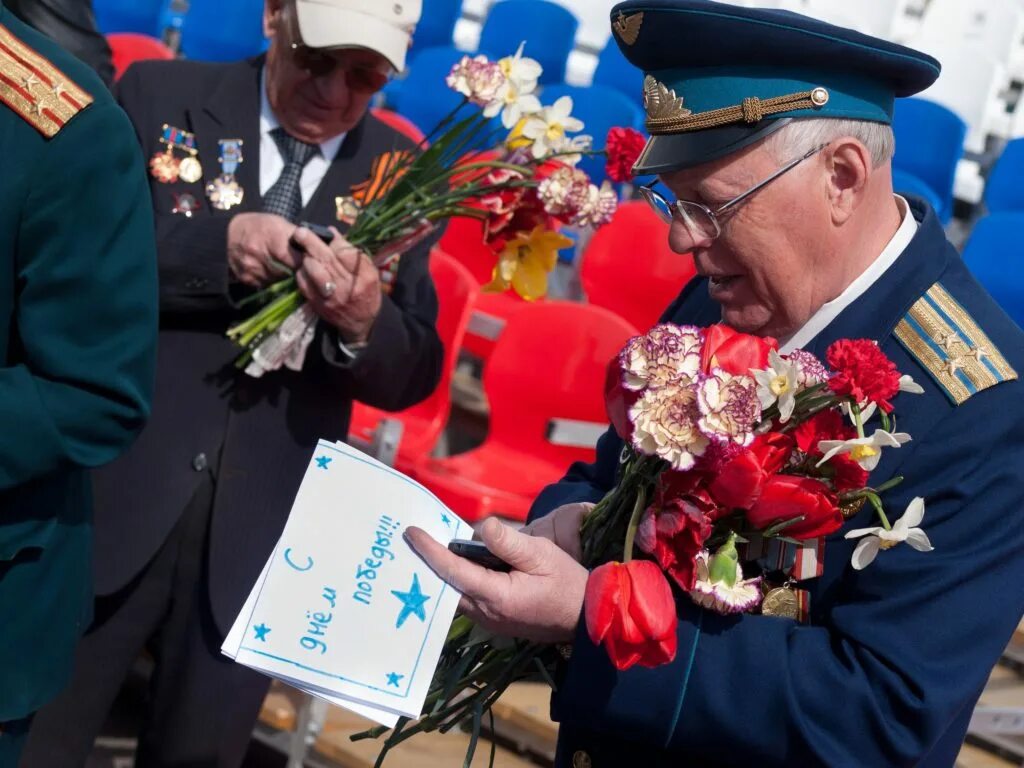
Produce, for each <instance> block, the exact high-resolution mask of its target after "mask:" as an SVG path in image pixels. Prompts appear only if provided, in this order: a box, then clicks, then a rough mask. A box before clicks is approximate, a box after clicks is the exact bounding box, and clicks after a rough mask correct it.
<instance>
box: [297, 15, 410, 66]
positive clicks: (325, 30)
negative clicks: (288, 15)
mask: <svg viewBox="0 0 1024 768" xmlns="http://www.w3.org/2000/svg"><path fill="white" fill-rule="evenodd" d="M295 11H296V14H297V16H298V22H299V35H300V36H301V37H302V42H303V43H305V44H306V45H308V46H309V47H310V48H369V49H370V50H372V51H376V52H377V53H379V54H380V55H381V56H383V57H384V58H386V59H387V60H388V61H390V62H391V65H392V66H393V67H394V68H395V69H396V70H397V71H399V72H401V71H402V70H403V69H405V54H406V53H407V52H408V50H409V45H410V44H411V43H412V33H413V32H414V31H415V29H416V23H417V22H418V21H419V20H420V14H421V13H422V12H423V0H295Z"/></svg>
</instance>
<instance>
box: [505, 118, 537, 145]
mask: <svg viewBox="0 0 1024 768" xmlns="http://www.w3.org/2000/svg"><path fill="white" fill-rule="evenodd" d="M528 119H529V118H526V117H523V118H520V120H519V122H518V123H516V125H515V128H513V129H512V132H511V133H509V135H508V138H507V139H505V146H506V147H508V148H509V149H510V150H512V151H515V150H517V149H525V148H526V147H530V146H532V145H533V139H528V138H527V137H526V136H524V135H523V128H525V127H526V122H527V120H528Z"/></svg>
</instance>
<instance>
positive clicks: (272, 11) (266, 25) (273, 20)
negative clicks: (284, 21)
mask: <svg viewBox="0 0 1024 768" xmlns="http://www.w3.org/2000/svg"><path fill="white" fill-rule="evenodd" d="M285 2H286V0H266V2H265V3H264V4H263V36H264V37H273V36H274V34H275V33H276V32H277V30H278V29H280V27H281V15H282V14H283V13H284V4H285Z"/></svg>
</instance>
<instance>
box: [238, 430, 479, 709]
mask: <svg viewBox="0 0 1024 768" xmlns="http://www.w3.org/2000/svg"><path fill="white" fill-rule="evenodd" d="M410 525H415V526H417V527H419V528H422V529H424V530H425V531H427V532H428V533H429V534H430V535H431V536H433V537H434V538H435V539H437V540H438V541H439V542H441V543H442V544H447V543H448V542H449V541H450V540H451V539H453V538H456V537H460V536H461V537H467V538H468V537H469V536H471V533H472V531H471V529H470V527H469V526H468V525H467V524H466V523H464V522H463V521H462V520H460V519H459V518H458V517H457V516H456V515H455V514H453V513H452V512H451V511H450V510H448V509H447V508H446V507H445V506H444V505H443V504H442V503H441V502H440V501H438V499H437V498H436V497H435V496H434V495H433V494H432V493H431V492H430V491H428V490H427V489H426V488H424V487H423V486H421V485H419V484H418V483H416V482H414V481H413V480H411V479H409V478H408V477H406V476H405V475H403V474H401V473H400V472H397V471H395V470H394V469H392V468H391V467H388V466H386V465H384V464H382V463H380V462H378V461H376V460H375V459H373V458H372V457H370V456H367V455H366V454H363V453H360V452H359V451H357V450H356V449H354V448H352V447H351V446H348V445H345V444H343V443H337V444H334V443H329V442H327V441H324V440H321V441H320V443H319V445H318V446H317V449H316V451H315V452H314V454H313V457H312V459H311V460H310V464H309V467H308V468H307V470H306V476H305V477H304V478H303V480H302V485H301V486H300V488H299V492H298V495H297V496H296V497H295V503H294V505H293V506H292V511H291V515H290V516H289V518H288V522H287V524H286V525H285V529H284V532H283V533H282V535H281V539H280V541H279V542H278V544H277V547H276V548H275V549H274V552H273V553H272V554H271V555H270V559H269V560H267V564H266V565H265V566H264V568H263V573H262V574H260V577H259V579H258V580H257V581H256V584H255V585H254V586H253V589H252V592H251V593H250V594H249V599H248V600H246V602H245V605H244V606H243V608H242V611H241V612H240V613H239V614H238V618H237V619H236V620H235V623H234V626H233V627H232V628H231V632H230V633H229V634H228V636H227V638H226V639H225V641H224V644H223V645H222V646H221V651H222V652H223V653H225V654H226V655H228V656H230V657H231V658H233V659H235V661H237V662H238V663H239V664H244V665H246V666H247V667H252V668H253V669H256V670H258V671H260V672H263V673H265V674H267V675H271V676H272V677H276V678H279V679H281V680H283V681H285V682H287V683H289V684H291V685H294V686H296V687H297V688H300V689H302V690H304V691H307V692H308V693H311V694H313V695H315V696H319V697H321V698H323V699H326V700H328V701H330V702H332V703H334V704H338V705H340V706H343V707H346V708H348V709H350V710H352V711H353V712H356V713H358V714H360V715H362V716H364V717H368V718H371V719H372V720H375V721H376V722H379V723H381V724H382V725H386V726H389V727H393V726H394V725H395V723H396V722H397V721H398V717H399V716H406V717H412V718H415V717H418V716H419V715H420V712H421V708H422V706H423V702H424V699H425V698H426V695H427V689H428V687H429V685H430V680H431V677H432V676H433V674H434V669H435V668H436V666H437V661H438V658H439V656H440V654H441V648H442V646H443V644H444V641H445V637H446V636H447V633H448V628H449V626H450V625H451V622H452V618H453V617H454V615H455V609H456V607H457V606H458V603H459V597H460V596H459V593H458V592H456V591H455V590H453V589H452V588H451V587H449V586H448V585H447V584H445V583H444V582H443V581H442V580H441V579H439V578H438V577H437V576H435V575H434V573H433V572H432V571H431V570H430V569H429V568H428V567H427V566H426V564H425V563H424V562H423V561H422V560H421V559H420V558H419V557H418V556H417V555H416V553H415V552H414V551H413V550H412V549H411V548H410V547H409V545H408V544H407V543H406V542H405V539H404V538H403V536H402V533H403V532H404V530H405V529H406V527H408V526H410Z"/></svg>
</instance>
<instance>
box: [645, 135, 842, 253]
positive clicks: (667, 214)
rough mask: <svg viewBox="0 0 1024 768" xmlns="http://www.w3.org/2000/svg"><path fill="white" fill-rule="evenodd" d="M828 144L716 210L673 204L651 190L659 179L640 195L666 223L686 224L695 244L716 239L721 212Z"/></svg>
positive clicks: (686, 202) (693, 204) (686, 203)
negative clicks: (677, 221) (677, 222)
mask: <svg viewBox="0 0 1024 768" xmlns="http://www.w3.org/2000/svg"><path fill="white" fill-rule="evenodd" d="M827 146H828V144H821V145H819V146H817V147H815V148H814V149H812V150H810V151H808V152H807V154H805V155H803V156H802V157H798V158H797V159H796V160H792V161H791V162H789V163H786V165H784V166H782V167H781V168H779V170H777V171H776V172H775V173H773V174H772V175H771V176H769V177H768V178H767V179H764V180H763V181H759V182H758V183H757V184H755V185H754V186H752V187H751V188H750V189H748V190H747V191H746V192H743V193H741V194H739V195H737V196H736V197H734V198H733V199H732V200H730V201H729V202H727V203H724V204H723V205H721V206H719V207H718V208H716V209H715V210H713V211H712V210H711V209H710V208H708V207H707V206H706V205H704V204H702V203H696V202H694V201H692V200H676V201H675V202H674V203H670V202H669V201H668V200H666V199H665V198H664V197H662V196H661V195H660V194H659V193H658V192H655V191H654V189H652V187H653V186H654V184H655V183H656V182H651V183H650V184H645V185H644V186H642V187H640V194H641V195H642V196H643V198H644V200H646V201H647V204H648V205H650V206H651V208H653V209H654V212H655V213H657V214H658V216H659V217H660V218H661V219H662V221H664V222H665V223H667V224H671V223H672V221H673V220H674V219H678V220H679V221H680V222H681V223H682V224H683V226H684V227H686V230H687V232H688V233H689V235H690V237H691V238H692V240H693V242H694V243H698V242H702V241H705V240H707V241H713V240H715V239H717V238H718V236H719V235H721V234H722V225H721V222H720V221H719V218H720V217H721V216H722V214H724V213H727V212H729V211H731V210H733V209H735V208H736V207H737V206H738V205H739V204H740V203H742V202H743V201H744V200H746V199H747V198H748V197H750V196H751V195H753V194H754V193H755V192H757V191H758V190H759V189H762V188H764V187H766V186H768V184H770V183H771V182H773V181H775V179H777V178H779V176H781V175H782V174H784V173H785V172H786V171H790V170H792V169H793V168H796V167H797V166H798V165H800V163H802V162H803V161H804V160H806V159H807V158H809V157H812V156H813V155H816V154H818V153H819V152H821V150H823V149H824V148H825V147H827Z"/></svg>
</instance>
